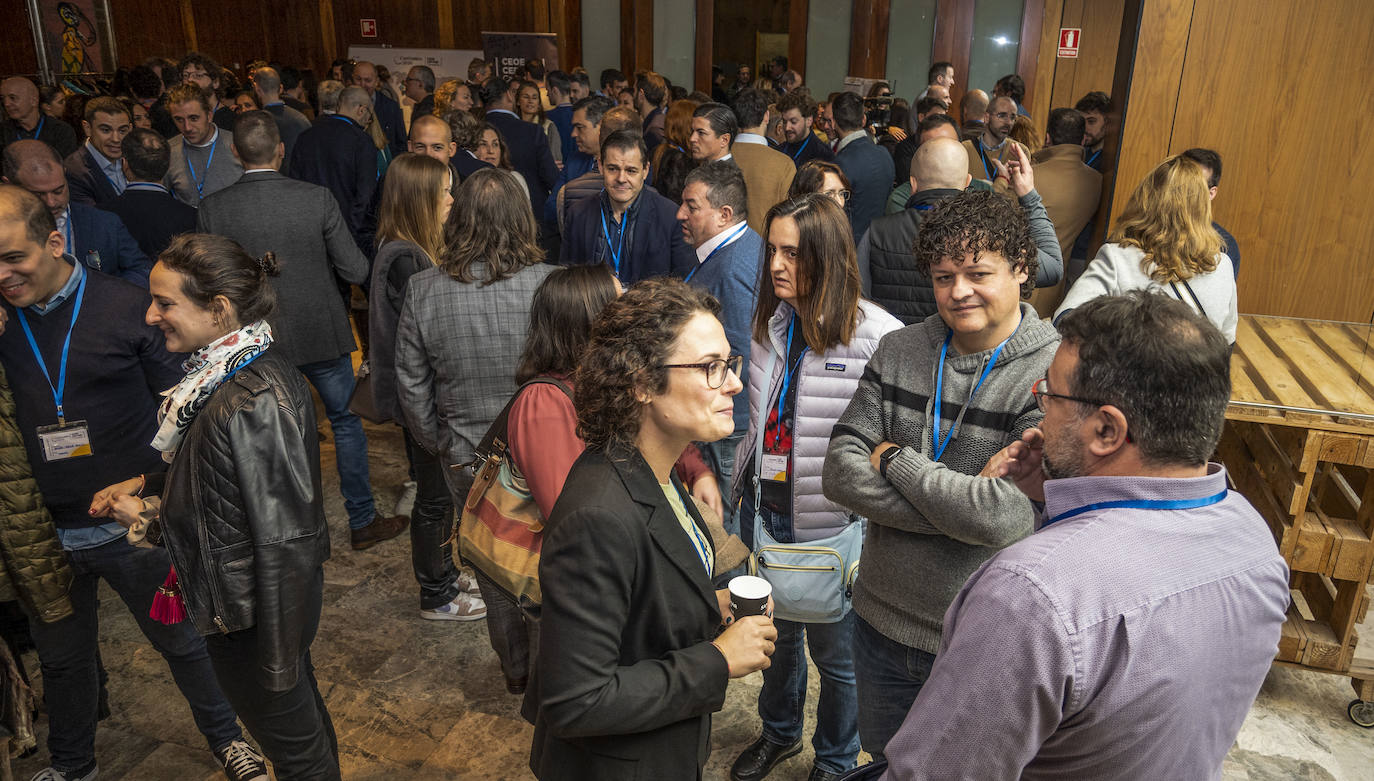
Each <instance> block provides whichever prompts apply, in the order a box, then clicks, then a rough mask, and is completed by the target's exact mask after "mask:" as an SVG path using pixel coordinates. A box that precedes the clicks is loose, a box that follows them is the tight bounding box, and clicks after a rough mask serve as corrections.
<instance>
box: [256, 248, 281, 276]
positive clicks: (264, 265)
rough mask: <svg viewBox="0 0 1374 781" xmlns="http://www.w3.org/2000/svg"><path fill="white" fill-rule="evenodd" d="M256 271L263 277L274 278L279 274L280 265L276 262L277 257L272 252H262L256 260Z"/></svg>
mask: <svg viewBox="0 0 1374 781" xmlns="http://www.w3.org/2000/svg"><path fill="white" fill-rule="evenodd" d="M258 269H259V270H261V271H262V273H263V275H264V276H269V277H275V276H277V275H278V274H280V273H281V264H280V263H278V262H277V255H276V253H274V252H264V253H263V254H262V257H260V258H258Z"/></svg>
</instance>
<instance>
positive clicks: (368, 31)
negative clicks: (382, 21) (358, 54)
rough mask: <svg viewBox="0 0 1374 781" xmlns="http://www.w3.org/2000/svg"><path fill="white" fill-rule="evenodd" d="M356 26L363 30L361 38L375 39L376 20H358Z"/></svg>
mask: <svg viewBox="0 0 1374 781" xmlns="http://www.w3.org/2000/svg"><path fill="white" fill-rule="evenodd" d="M358 25H359V26H360V27H362V30H363V37H364V38H376V37H377V20H376V19H359V20H358Z"/></svg>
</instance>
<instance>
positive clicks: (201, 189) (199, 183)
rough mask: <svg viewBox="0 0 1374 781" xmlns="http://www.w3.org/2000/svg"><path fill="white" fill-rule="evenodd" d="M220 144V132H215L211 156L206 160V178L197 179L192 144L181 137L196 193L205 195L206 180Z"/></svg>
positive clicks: (211, 143)
mask: <svg viewBox="0 0 1374 781" xmlns="http://www.w3.org/2000/svg"><path fill="white" fill-rule="evenodd" d="M217 146H219V133H216V134H215V140H214V141H211V142H210V157H208V158H207V159H206V160H205V179H204V180H200V179H196V169H195V168H194V167H193V166H192V165H191V153H190V148H191V145H190V144H188V143H186V139H185V137H183V138H182V139H181V149H182V152H183V153H184V154H185V155H186V170H188V171H190V172H191V183H192V184H194V185H195V186H196V195H198V196H201V197H204V195H205V180H208V179H209V178H210V164H211V163H213V162H215V147H217Z"/></svg>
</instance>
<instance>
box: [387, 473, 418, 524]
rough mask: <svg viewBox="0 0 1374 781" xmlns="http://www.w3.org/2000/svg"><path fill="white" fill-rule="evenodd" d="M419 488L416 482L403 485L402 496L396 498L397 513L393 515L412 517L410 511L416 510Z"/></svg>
mask: <svg viewBox="0 0 1374 781" xmlns="http://www.w3.org/2000/svg"><path fill="white" fill-rule="evenodd" d="M417 488H418V486H417V485H416V484H415V481H414V480H407V481H405V482H404V483H402V484H401V495H400V496H399V497H397V498H396V512H394V513H392V515H404V516H406V517H407V518H409V517H410V511H411V510H414V509H415V491H416V490H417Z"/></svg>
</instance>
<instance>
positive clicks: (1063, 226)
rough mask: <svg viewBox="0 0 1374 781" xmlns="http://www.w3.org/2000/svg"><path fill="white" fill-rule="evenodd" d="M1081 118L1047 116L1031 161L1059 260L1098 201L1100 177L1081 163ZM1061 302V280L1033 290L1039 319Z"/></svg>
mask: <svg viewBox="0 0 1374 781" xmlns="http://www.w3.org/2000/svg"><path fill="white" fill-rule="evenodd" d="M1083 132H1084V123H1083V115H1082V114H1081V113H1079V112H1078V111H1076V110H1074V109H1071V108H1057V109H1055V110H1053V111H1051V112H1050V119H1049V123H1048V126H1047V127H1046V129H1045V147H1044V148H1043V149H1041V150H1040V151H1039V152H1036V153H1035V155H1034V156H1032V157H1031V167H1032V168H1033V169H1034V171H1035V185H1036V189H1037V190H1039V191H1040V198H1041V199H1042V200H1043V201H1044V203H1045V211H1046V212H1048V213H1049V215H1050V220H1051V221H1052V222H1053V223H1054V232H1055V235H1056V237H1057V238H1058V239H1059V249H1060V252H1061V253H1063V257H1065V258H1067V257H1069V250H1070V249H1071V248H1072V247H1073V242H1074V239H1076V238H1077V237H1078V234H1079V233H1080V232H1081V231H1082V230H1083V226H1085V225H1087V224H1088V221H1089V220H1091V219H1092V217H1093V215H1094V214H1095V213H1096V212H1097V204H1098V201H1099V200H1100V199H1101V197H1102V174H1100V173H1098V172H1097V171H1094V170H1093V169H1091V168H1089V167H1088V166H1087V165H1085V164H1084V163H1083ZM1063 298H1064V280H1063V279H1062V278H1061V279H1060V281H1059V284H1057V285H1055V286H1054V287H1049V288H1045V289H1043V290H1036V291H1035V294H1034V295H1032V296H1031V304H1033V305H1034V306H1035V311H1037V312H1039V313H1040V316H1041V317H1048V316H1050V315H1051V314H1052V313H1053V312H1054V310H1055V307H1057V306H1058V305H1059V302H1060V301H1061V300H1062V299H1063Z"/></svg>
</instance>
